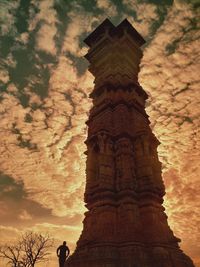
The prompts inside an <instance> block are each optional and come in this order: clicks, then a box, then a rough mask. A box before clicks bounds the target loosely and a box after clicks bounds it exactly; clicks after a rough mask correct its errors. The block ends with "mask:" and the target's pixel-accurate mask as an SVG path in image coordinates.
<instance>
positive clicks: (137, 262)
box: [65, 19, 194, 267]
mask: <svg viewBox="0 0 200 267" xmlns="http://www.w3.org/2000/svg"><path fill="white" fill-rule="evenodd" d="M85 43H86V44H87V45H88V46H89V51H88V53H87V55H86V56H85V57H86V58H87V60H88V61H89V62H90V67H89V70H90V72H91V73H92V74H93V75H94V77H95V81H94V84H95V86H94V90H93V92H92V93H91V94H90V97H91V98H92V99H93V107H92V109H91V111H90V115H89V119H88V121H87V125H88V137H87V140H86V145H87V151H86V154H87V162H86V188H85V202H86V207H87V209H88V211H87V212H86V213H85V219H84V221H83V231H82V234H81V236H80V238H79V241H78V242H77V248H76V250H75V252H74V254H73V255H72V256H70V258H69V259H68V260H67V262H66V265H65V267H194V265H193V263H192V261H191V259H190V258H189V257H188V256H186V255H185V254H184V253H183V252H182V251H181V250H180V248H179V246H178V242H179V241H180V239H178V238H176V237H175V236H174V234H173V232H172V231H171V229H170V227H169V225H168V223H167V216H166V214H165V212H164V207H163V206H162V203H163V196H164V194H165V187H164V184H163V181H162V177H161V163H160V161H159V159H158V155H157V146H158V145H159V141H158V140H157V138H156V137H155V136H154V134H153V133H152V131H151V129H150V126H149V124H150V122H149V119H148V115H147V114H146V112H145V101H146V99H147V98H148V96H147V94H146V92H145V91H144V90H143V88H142V87H141V86H140V85H139V83H138V72H139V63H140V60H141V58H142V50H141V48H140V47H141V46H142V45H143V44H144V43H145V41H144V39H143V38H142V36H141V35H140V34H139V33H138V32H137V31H136V30H135V29H134V28H133V27H132V25H131V24H130V23H129V22H128V21H127V20H124V21H122V23H120V24H119V25H118V26H117V27H115V26H114V25H113V24H112V23H111V22H110V21H109V20H108V19H106V20H105V21H104V22H103V23H102V24H101V25H100V26H98V27H97V28H96V29H95V30H94V31H93V32H92V33H91V34H90V35H89V36H88V37H87V38H86V39H85Z"/></svg>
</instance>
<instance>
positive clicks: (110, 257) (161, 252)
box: [65, 244, 195, 267]
mask: <svg viewBox="0 0 200 267" xmlns="http://www.w3.org/2000/svg"><path fill="white" fill-rule="evenodd" d="M65 267H195V266H194V264H193V262H192V260H191V259H190V258H189V257H188V256H186V255H185V254H184V253H183V252H182V251H181V250H180V248H178V247H177V248H174V247H169V246H164V245H163V246H162V245H160V246H159V245H157V246H153V245H152V244H151V246H149V247H147V246H142V245H141V244H126V245H125V244H124V245H121V246H119V245H118V246H113V245H108V244H105V245H103V244H102V245H93V246H92V245H91V246H88V247H85V248H82V249H77V250H76V251H75V252H74V254H73V255H72V256H70V257H69V258H68V260H67V262H66V263H65Z"/></svg>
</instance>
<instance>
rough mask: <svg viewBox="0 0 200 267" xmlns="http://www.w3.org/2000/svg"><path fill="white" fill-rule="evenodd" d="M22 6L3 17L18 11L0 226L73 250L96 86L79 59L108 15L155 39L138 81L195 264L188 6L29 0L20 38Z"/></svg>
mask: <svg viewBox="0 0 200 267" xmlns="http://www.w3.org/2000/svg"><path fill="white" fill-rule="evenodd" d="M16 3H17V2H16ZM18 4H19V3H18ZM18 4H15V5H14V4H13V5H11V4H9V5H7V7H6V6H5V5H4V10H5V8H6V10H7V9H9V10H11V11H12V12H11V13H10V14H11V15H9V16H10V24H9V23H8V26H7V25H6V26H3V27H5V28H4V30H3V32H4V35H6V34H7V36H8V33H9V34H12V36H14V37H12V38H13V39H12V40H11V41H9V42H10V43H9V42H7V41H5V40H4V46H5V47H6V49H4V50H3V51H4V52H5V53H4V56H5V59H4V60H2V62H1V70H2V71H1V73H0V79H1V81H2V84H3V87H2V88H3V91H1V98H0V101H1V105H0V116H1V120H0V127H1V138H0V167H1V170H2V172H3V173H4V174H5V175H7V176H8V177H10V179H11V180H10V184H9V186H5V185H4V187H3V192H4V193H3V194H4V196H3V198H2V199H1V203H0V204H1V208H0V216H1V218H3V219H2V221H1V223H2V224H4V225H8V224H9V225H13V224H15V226H16V229H18V231H19V232H20V231H21V230H20V227H23V228H24V230H25V229H35V231H50V232H51V233H52V235H53V236H55V238H56V240H57V241H56V242H57V243H56V245H58V244H59V243H60V242H61V241H63V240H64V239H67V240H69V244H70V247H72V248H74V246H75V241H76V240H77V239H78V237H79V233H80V231H81V227H82V226H81V220H82V217H83V213H84V211H85V208H84V203H83V194H84V186H85V160H86V158H85V155H84V154H83V152H84V151H85V149H86V147H85V145H84V140H85V138H86V134H87V133H86V131H87V128H86V125H85V121H86V120H87V118H88V112H89V110H90V107H91V100H90V99H89V98H88V95H89V93H90V92H91V91H92V87H93V80H94V77H93V76H92V75H91V74H90V73H89V72H88V71H86V68H87V63H86V61H84V59H81V57H82V56H83V54H84V53H86V50H87V48H86V47H85V46H84V45H83V42H82V40H83V39H84V37H85V36H86V35H87V34H88V33H90V32H91V31H92V30H93V29H94V28H95V27H96V26H97V25H98V24H100V22H102V21H103V20H104V19H105V16H110V15H111V14H112V16H114V17H113V20H114V21H117V22H120V21H121V19H122V18H125V17H128V19H129V20H130V21H131V22H132V23H133V26H135V27H136V28H137V30H138V31H139V32H140V33H141V34H142V35H145V37H146V38H147V40H148V42H147V44H146V47H145V48H144V57H143V60H142V62H141V72H140V82H141V84H142V86H143V87H144V89H145V90H146V91H147V92H148V94H149V96H150V97H149V102H148V103H147V111H148V114H149V115H150V120H151V127H152V129H153V131H154V132H155V134H156V135H157V137H158V139H159V140H160V141H161V145H160V146H159V157H160V160H161V161H162V162H163V177H164V180H165V184H166V190H167V194H166V197H165V207H166V211H167V214H168V215H169V223H170V225H171V227H172V229H173V230H174V231H175V234H176V235H177V236H178V237H181V238H182V240H183V242H182V248H183V249H184V251H185V252H186V253H187V252H188V254H189V255H191V256H192V257H193V258H194V259H195V261H196V262H198V261H199V256H198V249H199V247H198V245H195V243H196V244H198V242H197V240H198V239H199V232H200V231H199V227H198V225H199V221H198V214H199V206H198V205H199V204H198V203H199V201H200V200H199V194H198V192H199V190H200V189H199V181H198V174H199V173H200V170H199V139H198V135H199V129H200V127H199V109H198V99H199V93H198V88H199V86H198V75H197V69H199V63H198V58H197V54H198V49H199V44H198V40H197V37H198V36H197V23H198V22H197V20H196V14H195V10H194V9H193V8H192V6H191V5H189V4H187V3H185V2H182V1H174V4H173V5H172V6H170V5H167V4H165V5H162V6H161V5H158V4H154V3H152V1H151V3H149V2H142V3H140V2H139V1H129V0H124V1H123V3H122V5H114V4H112V2H111V1H97V5H96V6H94V7H89V6H82V5H80V4H78V3H77V2H73V4H72V5H71V6H70V5H69V6H65V8H62V5H61V4H60V3H59V1H56V2H55V1H49V0H48V1H47V0H44V1H31V4H30V6H29V7H27V8H28V10H29V12H30V13H29V15H27V16H26V17H27V18H26V20H27V25H28V26H27V29H25V27H24V31H23V32H22V29H21V31H20V32H19V33H17V30H16V27H15V26H14V24H13V23H14V22H15V20H16V21H18V22H20V21H21V20H19V19H17V15H14V14H15V12H16V10H17V12H18V13H19V11H20V8H21V7H20V8H18V7H19V5H18ZM55 6H57V9H55ZM59 8H60V9H59ZM61 8H62V16H61V11H59V10H61ZM91 10H92V11H91ZM123 11H124V13H123ZM20 12H21V11H20ZM59 12H60V13H59ZM94 12H95V15H94ZM117 12H120V13H117ZM8 13H9V12H8ZM22 13H23V12H22ZM27 14H28V13H27ZM59 15H60V16H59ZM18 17H19V15H18ZM61 17H62V19H61ZM65 19H66V21H67V22H65ZM118 20H119V21H118ZM175 21H176V23H175ZM64 22H65V23H64ZM18 24H19V23H18ZM116 24H117V23H116ZM61 26H62V27H61ZM17 29H18V30H20V28H19V25H18V27H17ZM152 29H153V30H152ZM26 30H27V31H26ZM9 36H10V35H9ZM9 40H10V39H9ZM5 47H4V48H5ZM20 190H21V191H20ZM13 192H15V194H17V192H18V193H19V192H23V194H21V195H22V196H23V198H22V199H18V202H17V201H14V199H13V198H12V197H11V196H12V195H13V196H14V195H15V194H14V193H13ZM9 194H11V195H9ZM15 197H16V195H15ZM31 218H32V219H31ZM187 218H192V219H191V222H188V219H187ZM188 226H189V228H188ZM3 227H6V226H3ZM14 229H15V227H14V228H13V229H8V232H9V234H8V238H10V236H11V234H10V233H11V232H12V231H13V232H12V233H13V235H15V232H14V231H15V230H14ZM6 231H7V230H5V231H4V233H5V235H6ZM16 231H17V230H16ZM5 235H3V236H2V238H5ZM6 240H7V239H6ZM54 262H55V261H54Z"/></svg>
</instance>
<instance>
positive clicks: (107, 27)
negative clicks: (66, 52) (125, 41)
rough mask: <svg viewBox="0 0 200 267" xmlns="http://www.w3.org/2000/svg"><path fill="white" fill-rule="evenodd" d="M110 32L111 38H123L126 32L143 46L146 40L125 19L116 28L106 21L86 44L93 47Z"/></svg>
mask: <svg viewBox="0 0 200 267" xmlns="http://www.w3.org/2000/svg"><path fill="white" fill-rule="evenodd" d="M106 32H108V33H109V34H110V35H111V36H121V35H122V34H123V33H124V32H126V33H128V34H129V35H130V36H131V37H132V39H134V41H135V42H136V43H137V44H138V46H142V45H143V44H144V43H145V40H144V38H143V37H142V36H141V35H140V34H139V33H138V32H137V31H136V29H135V28H134V27H133V26H132V25H131V24H130V22H129V21H128V20H127V19H125V20H123V21H122V22H121V23H120V24H119V25H118V26H116V27H115V26H114V25H113V24H112V22H111V21H110V20H109V19H105V20H104V21H103V22H102V23H101V24H100V25H99V26H98V27H97V28H96V29H95V30H94V31H93V32H92V33H91V34H90V35H88V37H87V38H86V39H85V40H84V42H85V43H86V44H87V45H88V46H92V45H93V44H94V43H95V42H96V41H98V40H99V39H101V37H102V35H104V33H106Z"/></svg>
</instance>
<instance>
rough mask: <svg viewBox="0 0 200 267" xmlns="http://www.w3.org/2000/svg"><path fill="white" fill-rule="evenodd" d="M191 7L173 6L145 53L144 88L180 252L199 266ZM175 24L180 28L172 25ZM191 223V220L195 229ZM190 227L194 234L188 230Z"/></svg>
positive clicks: (196, 79) (194, 47) (195, 77)
mask: <svg viewBox="0 0 200 267" xmlns="http://www.w3.org/2000/svg"><path fill="white" fill-rule="evenodd" d="M195 16H196V14H195V10H194V9H192V6H190V5H188V4H185V3H181V4H177V3H175V4H174V5H173V7H172V8H171V9H170V10H169V12H168V14H167V16H166V18H165V21H164V22H163V24H162V26H161V27H160V28H159V30H158V31H157V32H156V35H155V36H154V39H153V40H152V42H151V44H150V45H149V46H147V47H146V48H145V51H144V57H143V60H142V63H141V72H140V82H141V85H142V86H143V87H144V88H145V90H146V91H147V92H148V93H149V95H150V99H149V103H148V107H147V111H148V114H149V115H150V120H151V126H152V129H153V131H154V132H155V134H156V135H157V137H158V139H159V141H160V142H161V145H160V146H159V157H160V160H161V161H162V162H163V177H164V180H165V184H166V190H167V194H166V197H165V206H166V211H167V214H168V215H169V223H170V225H171V226H172V228H173V230H174V232H175V234H176V235H177V236H179V237H181V238H182V241H183V242H182V247H183V248H184V249H185V251H187V252H188V253H190V255H191V256H192V257H193V258H194V259H195V260H196V261H198V257H199V256H198V253H197V250H198V249H199V248H198V249H197V248H195V244H197V243H198V242H197V240H198V239H199V238H200V236H199V226H198V225H199V221H198V213H199V208H200V207H199V203H200V198H199V194H198V192H199V189H200V183H199V180H198V178H197V177H198V176H199V174H200V168H199V163H198V162H199V160H200V154H199V138H198V133H199V127H200V124H199V115H200V114H199V110H198V108H197V107H198V102H199V92H198V84H199V77H198V73H197V69H199V64H200V62H199V61H198V60H197V58H196V55H197V49H198V40H197V39H198V34H197V25H196V22H197V21H196V19H195ZM175 20H176V24H174V23H173V21H175ZM191 207H192V208H191ZM188 218H192V220H191V223H190V222H189V221H188ZM188 225H190V226H189V228H190V230H188Z"/></svg>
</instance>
